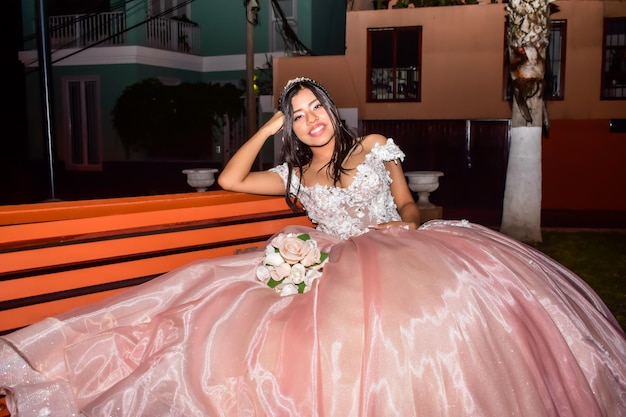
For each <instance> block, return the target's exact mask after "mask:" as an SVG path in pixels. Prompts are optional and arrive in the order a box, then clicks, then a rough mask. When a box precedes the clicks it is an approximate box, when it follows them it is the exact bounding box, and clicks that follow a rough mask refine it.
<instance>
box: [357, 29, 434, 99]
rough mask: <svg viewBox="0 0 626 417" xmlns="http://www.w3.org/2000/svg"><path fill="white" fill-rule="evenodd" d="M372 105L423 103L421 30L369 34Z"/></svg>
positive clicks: (385, 30) (369, 79)
mask: <svg viewBox="0 0 626 417" xmlns="http://www.w3.org/2000/svg"><path fill="white" fill-rule="evenodd" d="M367 46H368V57H367V58H368V59H367V61H368V62H367V70H368V83H367V91H368V92H369V93H368V95H367V97H368V101H369V102H376V101H420V97H421V95H420V92H421V88H420V86H421V84H420V78H419V74H420V65H421V55H422V28H421V26H412V27H396V28H372V29H368V31H367Z"/></svg>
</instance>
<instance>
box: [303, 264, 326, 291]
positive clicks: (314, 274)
mask: <svg viewBox="0 0 626 417" xmlns="http://www.w3.org/2000/svg"><path fill="white" fill-rule="evenodd" d="M321 276H322V273H321V272H320V271H316V270H314V269H309V270H308V271H306V275H305V276H304V284H305V285H306V288H310V287H311V285H312V284H313V281H315V280H316V279H318V278H320V277H321ZM305 290H306V289H305Z"/></svg>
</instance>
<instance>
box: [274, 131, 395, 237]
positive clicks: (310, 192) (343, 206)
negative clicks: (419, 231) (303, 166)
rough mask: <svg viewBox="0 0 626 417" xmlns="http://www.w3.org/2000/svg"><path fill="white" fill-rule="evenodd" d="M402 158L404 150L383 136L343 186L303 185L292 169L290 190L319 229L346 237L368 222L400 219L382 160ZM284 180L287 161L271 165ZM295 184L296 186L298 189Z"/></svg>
mask: <svg viewBox="0 0 626 417" xmlns="http://www.w3.org/2000/svg"><path fill="white" fill-rule="evenodd" d="M396 159H400V160H401V161H402V160H404V153H403V152H402V151H401V150H400V148H399V147H398V146H397V145H396V144H395V143H394V141H393V139H387V143H385V144H384V145H382V146H381V145H378V144H376V145H374V147H373V148H372V150H371V151H370V153H369V154H367V155H366V156H365V160H364V161H363V162H362V163H361V164H360V165H359V166H358V167H357V170H356V174H355V175H354V179H353V181H352V183H351V184H350V185H349V186H348V187H345V188H342V187H329V186H326V185H319V184H318V185H314V186H312V187H306V186H304V185H301V184H300V179H299V178H298V176H297V175H296V174H295V173H292V180H291V190H290V191H291V194H292V195H296V193H297V197H298V199H299V200H300V202H301V203H302V205H303V206H304V208H305V209H306V212H307V214H308V216H309V218H310V219H311V221H312V222H313V223H315V224H317V227H318V229H319V230H321V231H323V232H325V233H328V234H331V235H334V236H337V237H339V238H340V239H344V240H345V239H348V238H349V237H351V236H357V235H360V234H363V233H365V232H367V231H368V230H369V229H368V226H370V225H374V224H379V223H385V222H389V221H397V220H401V218H400V215H399V214H398V209H397V207H396V204H395V203H394V201H393V196H392V195H391V190H390V187H389V185H390V184H391V177H390V176H389V172H387V170H386V169H385V164H384V163H383V162H385V161H394V160H396ZM271 171H273V172H276V173H278V174H279V175H280V176H281V178H282V179H283V181H284V182H285V183H286V181H287V171H288V170H287V164H286V163H284V164H282V165H279V166H277V167H274V168H272V169H271ZM298 187H299V189H298Z"/></svg>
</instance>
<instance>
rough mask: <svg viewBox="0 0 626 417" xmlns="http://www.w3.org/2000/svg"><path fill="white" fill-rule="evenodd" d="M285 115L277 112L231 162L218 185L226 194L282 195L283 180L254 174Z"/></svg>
mask: <svg viewBox="0 0 626 417" xmlns="http://www.w3.org/2000/svg"><path fill="white" fill-rule="evenodd" d="M283 119H284V117H283V114H282V113H281V112H280V111H279V112H276V113H275V114H274V115H273V116H272V118H271V119H270V120H268V121H267V122H266V123H265V124H264V125H263V126H262V127H261V128H260V129H259V130H258V131H257V132H256V133H255V134H254V135H252V137H250V139H248V140H247V141H246V142H245V143H244V144H243V145H242V146H241V147H240V148H239V149H238V150H237V152H235V154H234V155H233V156H232V157H231V158H230V160H229V161H228V163H227V164H226V166H225V167H224V169H223V170H222V173H221V174H220V175H219V177H218V178H217V183H218V184H219V185H220V187H222V188H223V189H224V190H228V191H238V192H242V193H250V194H266V195H281V194H284V193H285V184H284V183H283V180H282V179H281V178H280V176H279V175H278V174H277V173H275V172H270V171H255V172H251V170H252V165H253V164H254V161H255V159H256V157H257V156H258V155H259V152H260V151H261V148H263V145H264V144H265V142H266V141H267V139H268V138H270V137H272V136H274V135H275V134H276V133H278V132H279V131H280V130H281V129H282V127H283Z"/></svg>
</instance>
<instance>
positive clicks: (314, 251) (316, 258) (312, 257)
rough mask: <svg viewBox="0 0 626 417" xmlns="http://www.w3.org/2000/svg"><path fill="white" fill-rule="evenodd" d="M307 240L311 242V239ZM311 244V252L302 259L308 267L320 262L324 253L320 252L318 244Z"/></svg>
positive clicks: (303, 263)
mask: <svg viewBox="0 0 626 417" xmlns="http://www.w3.org/2000/svg"><path fill="white" fill-rule="evenodd" d="M307 242H310V241H307ZM310 246H311V250H309V252H308V253H307V254H306V255H305V256H304V258H302V261H300V262H301V263H302V265H304V266H306V267H309V266H311V265H315V264H317V263H319V262H320V260H321V257H322V253H321V252H320V249H319V248H318V247H317V246H316V245H310Z"/></svg>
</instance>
